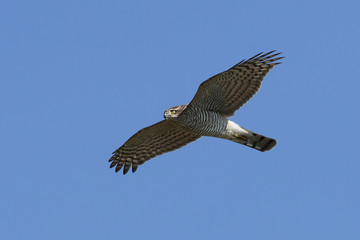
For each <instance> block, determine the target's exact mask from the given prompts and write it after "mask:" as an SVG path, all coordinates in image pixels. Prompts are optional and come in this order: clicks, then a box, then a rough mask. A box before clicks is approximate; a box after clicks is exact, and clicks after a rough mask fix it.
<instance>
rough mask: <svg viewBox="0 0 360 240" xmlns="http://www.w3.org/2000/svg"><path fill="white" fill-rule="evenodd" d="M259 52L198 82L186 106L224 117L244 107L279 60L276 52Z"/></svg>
mask: <svg viewBox="0 0 360 240" xmlns="http://www.w3.org/2000/svg"><path fill="white" fill-rule="evenodd" d="M274 52H275V51H271V52H268V53H265V54H263V53H259V54H257V55H255V56H253V57H252V58H250V59H248V60H243V61H241V62H239V63H238V64H236V65H235V66H233V67H232V68H230V69H229V70H227V71H225V72H222V73H219V74H217V75H215V76H213V77H212V78H210V79H208V80H206V81H205V82H203V83H201V85H200V87H199V89H198V91H197V92H196V94H195V97H194V98H193V100H192V101H191V102H190V104H189V105H192V106H194V107H200V108H203V109H207V110H210V111H215V112H219V113H221V114H223V115H224V116H225V117H230V116H232V115H234V112H235V111H236V110H238V109H239V108H240V107H241V106H242V105H244V104H245V103H246V102H247V101H249V99H250V98H251V97H252V96H254V94H255V93H256V92H257V91H258V90H259V88H260V85H261V82H262V80H263V79H264V77H265V75H266V74H267V73H268V72H269V71H270V69H272V68H273V67H274V66H275V65H277V64H280V62H276V61H277V60H280V59H282V58H283V57H276V56H278V55H279V54H280V53H274Z"/></svg>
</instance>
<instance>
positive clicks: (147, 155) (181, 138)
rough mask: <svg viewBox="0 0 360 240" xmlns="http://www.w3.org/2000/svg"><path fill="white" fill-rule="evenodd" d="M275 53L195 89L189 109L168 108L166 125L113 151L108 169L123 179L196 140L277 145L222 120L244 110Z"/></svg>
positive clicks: (265, 148) (274, 60) (246, 62)
mask: <svg viewBox="0 0 360 240" xmlns="http://www.w3.org/2000/svg"><path fill="white" fill-rule="evenodd" d="M279 54H280V53H275V51H271V52H268V53H265V54H264V53H263V52H262V53H259V54H257V55H255V56H253V57H252V58H249V59H247V60H243V61H241V62H239V63H238V64H236V65H235V66H233V67H232V68H230V69H229V70H227V71H225V72H222V73H219V74H217V75H215V76H213V77H211V78H209V79H208V80H206V81H204V82H203V83H201V84H200V86H199V88H198V90H197V92H196V94H195V97H194V98H193V99H192V100H191V102H190V103H189V104H188V105H180V106H176V107H172V108H169V109H167V110H166V111H165V113H164V118H165V120H162V121H160V122H158V123H156V124H154V125H151V126H149V127H146V128H143V129H141V130H140V131H138V132H137V133H136V134H135V135H133V136H132V137H131V138H130V139H129V140H127V141H126V142H125V143H124V145H122V146H121V147H120V148H118V149H117V150H115V151H114V152H113V156H112V157H111V158H110V159H109V162H111V165H110V167H111V168H112V167H115V166H116V168H115V171H116V172H118V171H119V170H120V169H121V168H123V174H126V173H127V172H128V171H129V169H130V167H131V166H132V172H135V171H136V169H137V168H138V166H139V165H141V164H143V163H144V162H146V161H148V160H150V159H151V158H154V157H156V156H158V155H160V154H163V153H166V152H169V151H173V150H175V149H178V148H181V147H183V146H185V145H186V144H188V143H190V142H193V141H195V140H197V139H198V138H200V137H201V136H211V137H217V138H223V139H228V140H231V141H234V142H236V143H240V144H243V145H245V146H248V147H251V148H254V149H256V150H259V151H262V152H265V151H268V150H270V149H272V148H273V147H274V146H275V145H276V140H275V139H272V138H269V137H265V136H262V135H260V134H257V133H254V132H252V131H249V130H247V129H245V128H243V127H240V126H239V125H238V124H237V123H235V122H233V121H230V120H229V119H227V117H231V116H232V115H234V113H235V111H236V110H238V109H239V108H240V107H241V106H243V105H244V104H245V103H246V102H247V101H248V100H249V99H250V98H251V97H252V96H253V95H254V94H255V93H256V92H257V91H258V90H259V88H260V85H261V82H262V80H263V79H264V77H265V75H266V74H267V73H268V72H269V71H270V69H272V68H273V67H274V66H275V65H277V64H280V62H278V60H280V59H282V58H283V57H279V56H278V55H279Z"/></svg>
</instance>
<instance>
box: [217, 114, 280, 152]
mask: <svg viewBox="0 0 360 240" xmlns="http://www.w3.org/2000/svg"><path fill="white" fill-rule="evenodd" d="M223 138H225V139H229V140H231V141H234V142H237V143H240V144H243V145H245V146H248V147H251V148H254V149H256V150H259V151H261V152H265V151H269V150H271V149H272V148H273V147H275V145H276V140H275V139H273V138H269V137H265V136H263V135H260V134H257V133H254V132H252V131H249V130H247V129H245V128H243V127H240V126H239V125H238V124H237V123H234V122H233V121H230V120H228V123H227V127H226V131H225V134H224V135H223Z"/></svg>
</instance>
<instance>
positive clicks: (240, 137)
mask: <svg viewBox="0 0 360 240" xmlns="http://www.w3.org/2000/svg"><path fill="white" fill-rule="evenodd" d="M236 137H237V138H239V139H241V140H243V141H247V138H246V137H244V136H236Z"/></svg>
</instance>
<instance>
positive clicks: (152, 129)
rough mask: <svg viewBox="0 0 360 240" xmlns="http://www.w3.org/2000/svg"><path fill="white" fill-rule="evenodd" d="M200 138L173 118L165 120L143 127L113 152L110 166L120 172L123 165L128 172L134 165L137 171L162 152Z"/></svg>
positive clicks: (134, 169) (124, 170) (125, 171)
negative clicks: (140, 166)
mask: <svg viewBox="0 0 360 240" xmlns="http://www.w3.org/2000/svg"><path fill="white" fill-rule="evenodd" d="M198 138H200V136H199V135H196V134H194V133H192V132H190V131H188V130H187V129H186V128H184V127H182V126H181V125H179V124H178V123H176V122H175V121H173V120H163V121H161V122H158V123H156V124H154V125H151V126H149V127H146V128H143V129H141V130H140V131H138V132H137V133H136V134H135V135H133V136H132V137H131V138H130V139H129V140H127V141H126V142H125V143H124V145H122V146H121V147H120V148H118V149H117V150H116V151H115V152H113V154H114V155H113V156H112V157H111V158H110V159H109V162H111V165H110V167H111V168H112V167H115V166H116V168H115V171H116V172H118V171H119V170H120V169H121V168H122V167H123V166H124V169H123V173H124V174H126V173H127V172H128V171H129V169H130V166H131V165H132V172H135V171H136V169H137V168H138V166H139V165H141V164H143V163H144V162H145V161H147V160H149V159H151V158H153V157H155V156H158V155H160V154H163V153H166V152H170V151H173V150H175V149H178V148H181V147H183V146H185V145H186V144H188V143H190V142H193V141H195V140H196V139H198Z"/></svg>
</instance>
